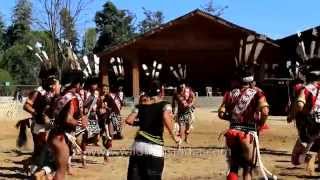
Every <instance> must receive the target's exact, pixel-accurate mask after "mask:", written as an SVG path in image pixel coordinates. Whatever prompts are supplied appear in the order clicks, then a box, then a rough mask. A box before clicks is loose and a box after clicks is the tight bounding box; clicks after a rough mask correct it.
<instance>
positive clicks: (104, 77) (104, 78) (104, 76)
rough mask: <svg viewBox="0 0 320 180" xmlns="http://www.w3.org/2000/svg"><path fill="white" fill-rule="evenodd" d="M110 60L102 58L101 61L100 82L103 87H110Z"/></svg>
mask: <svg viewBox="0 0 320 180" xmlns="http://www.w3.org/2000/svg"><path fill="white" fill-rule="evenodd" d="M108 61H109V59H108V58H101V60H100V65H99V66H100V67H99V69H100V80H101V81H100V82H101V84H102V86H109V75H108Z"/></svg>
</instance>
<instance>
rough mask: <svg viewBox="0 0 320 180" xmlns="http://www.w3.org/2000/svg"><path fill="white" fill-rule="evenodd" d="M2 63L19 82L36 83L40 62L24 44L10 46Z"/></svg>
mask: <svg viewBox="0 0 320 180" xmlns="http://www.w3.org/2000/svg"><path fill="white" fill-rule="evenodd" d="M2 62H3V63H4V64H1V65H2V66H1V67H3V68H5V69H7V70H8V71H9V72H10V74H11V75H12V77H13V79H14V81H15V82H17V83H19V84H36V83H37V74H38V73H37V72H39V66H40V63H38V62H37V60H36V58H35V57H33V54H32V53H30V52H28V50H27V48H26V46H25V45H24V44H16V45H14V46H12V47H10V48H9V49H8V50H7V51H6V52H5V54H4V57H3V60H2Z"/></svg>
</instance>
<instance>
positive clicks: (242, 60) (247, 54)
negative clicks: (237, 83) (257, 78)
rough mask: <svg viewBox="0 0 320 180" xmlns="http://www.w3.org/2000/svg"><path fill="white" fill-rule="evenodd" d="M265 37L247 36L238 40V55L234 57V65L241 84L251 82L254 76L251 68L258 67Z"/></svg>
mask: <svg viewBox="0 0 320 180" xmlns="http://www.w3.org/2000/svg"><path fill="white" fill-rule="evenodd" d="M265 40H266V37H264V36H255V35H248V36H247V37H246V38H245V39H241V40H240V44H239V54H238V55H237V56H235V65H236V68H237V71H236V73H237V75H238V76H239V77H240V78H241V79H240V80H241V81H242V82H252V81H253V80H254V74H253V73H252V70H253V67H254V66H256V65H259V63H260V62H258V59H259V56H260V54H261V51H262V49H263V47H264V41H265Z"/></svg>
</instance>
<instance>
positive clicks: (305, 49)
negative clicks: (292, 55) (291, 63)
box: [296, 28, 320, 76]
mask: <svg viewBox="0 0 320 180" xmlns="http://www.w3.org/2000/svg"><path fill="white" fill-rule="evenodd" d="M305 35H306V36H307V34H305ZM303 36H304V35H302V34H301V33H300V32H298V33H297V37H298V45H297V48H296V53H297V55H298V57H299V59H298V62H297V63H296V72H297V71H298V72H299V73H301V74H303V75H306V76H308V75H311V74H312V75H314V76H320V68H319V64H320V42H319V37H318V30H317V29H316V28H313V29H312V33H311V39H310V42H309V43H306V42H305V41H304V39H306V38H304V37H303ZM306 45H309V46H306ZM299 73H297V74H298V76H299Z"/></svg>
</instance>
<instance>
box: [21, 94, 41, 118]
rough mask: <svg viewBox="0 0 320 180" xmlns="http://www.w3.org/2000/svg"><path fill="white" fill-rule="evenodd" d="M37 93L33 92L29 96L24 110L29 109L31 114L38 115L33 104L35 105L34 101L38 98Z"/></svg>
mask: <svg viewBox="0 0 320 180" xmlns="http://www.w3.org/2000/svg"><path fill="white" fill-rule="evenodd" d="M37 95H38V92H36V91H35V92H31V93H30V94H29V96H28V99H27V100H26V102H25V103H24V105H23V110H25V111H27V112H28V113H30V114H31V115H36V111H35V109H34V108H33V107H32V106H33V103H34V101H35V100H36V98H37Z"/></svg>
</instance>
